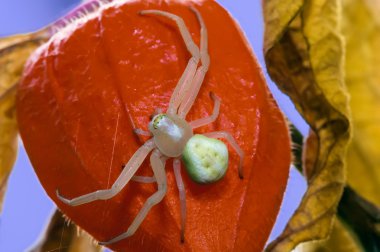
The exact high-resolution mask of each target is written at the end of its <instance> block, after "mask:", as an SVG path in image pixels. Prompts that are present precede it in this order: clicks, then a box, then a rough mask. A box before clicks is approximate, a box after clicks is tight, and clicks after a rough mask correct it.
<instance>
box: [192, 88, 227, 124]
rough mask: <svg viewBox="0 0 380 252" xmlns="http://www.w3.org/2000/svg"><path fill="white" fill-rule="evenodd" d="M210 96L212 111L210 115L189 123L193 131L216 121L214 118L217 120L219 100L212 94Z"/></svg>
mask: <svg viewBox="0 0 380 252" xmlns="http://www.w3.org/2000/svg"><path fill="white" fill-rule="evenodd" d="M210 96H211V98H212V99H213V100H214V110H213V111H212V115H211V116H208V117H205V118H201V119H197V120H194V121H192V122H190V126H191V127H192V128H193V129H195V128H199V127H201V126H204V125H207V124H210V123H212V122H214V121H215V120H216V118H218V115H219V109H220V98H219V97H218V96H216V95H215V94H214V93H210Z"/></svg>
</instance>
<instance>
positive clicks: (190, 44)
mask: <svg viewBox="0 0 380 252" xmlns="http://www.w3.org/2000/svg"><path fill="white" fill-rule="evenodd" d="M190 9H191V10H192V11H193V12H194V13H195V14H196V16H197V19H198V22H199V23H200V25H201V46H200V47H201V50H200V51H199V48H198V46H197V45H196V44H195V43H194V41H193V39H192V37H191V34H190V32H189V30H188V29H187V27H186V25H185V22H184V21H183V19H182V18H181V17H179V16H177V15H174V14H172V13H169V12H165V11H160V10H144V11H141V12H140V14H142V15H146V14H154V15H159V16H164V17H167V18H170V19H172V20H174V21H175V22H176V24H177V26H178V28H179V31H180V33H181V35H182V38H183V41H184V42H185V45H186V47H187V50H188V51H189V52H190V54H191V55H192V57H191V59H190V60H189V62H188V64H187V66H186V68H185V70H184V72H183V74H182V76H181V78H180V79H179V81H178V83H177V86H176V87H175V89H174V92H173V94H172V96H171V98H170V102H169V108H168V111H167V113H168V114H177V110H178V108H179V106H180V104H181V103H183V102H184V101H186V100H187V97H188V93H193V92H196V93H198V90H199V87H193V86H194V85H193V84H194V80H193V79H194V78H197V79H198V80H199V79H200V77H201V75H203V74H201V72H202V73H204V74H205V73H206V72H207V70H208V66H209V64H210V59H209V55H208V52H207V39H208V38H207V29H206V26H205V24H204V21H203V19H202V16H201V14H200V13H199V11H198V10H197V9H195V8H193V7H191V8H190ZM199 60H201V62H202V66H201V67H200V69H201V70H199V71H198V72H199V73H198V76H197V74H196V71H197V66H198V63H199ZM201 79H202V80H203V77H202V78H201ZM198 82H199V81H196V83H198ZM200 82H201V83H202V81H200ZM199 86H200V85H199ZM194 90H196V91H194ZM195 96H196V94H195Z"/></svg>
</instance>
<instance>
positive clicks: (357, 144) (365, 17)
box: [342, 0, 380, 207]
mask: <svg viewBox="0 0 380 252" xmlns="http://www.w3.org/2000/svg"><path fill="white" fill-rule="evenodd" d="M343 7H344V8H343V23H342V24H343V25H342V26H343V33H344V35H345V37H346V70H345V71H346V84H347V88H348V91H349V93H350V96H351V100H350V105H351V110H352V118H353V126H354V127H353V128H354V138H353V141H352V143H351V145H350V147H349V150H348V153H349V155H348V162H347V164H348V167H347V169H348V173H347V179H348V183H349V184H350V186H351V187H353V188H354V189H355V191H356V192H358V193H359V194H360V195H361V196H363V197H364V198H366V199H367V200H369V201H371V202H373V203H374V204H376V205H377V206H379V207H380V16H379V13H380V0H372V1H369V0H344V1H343Z"/></svg>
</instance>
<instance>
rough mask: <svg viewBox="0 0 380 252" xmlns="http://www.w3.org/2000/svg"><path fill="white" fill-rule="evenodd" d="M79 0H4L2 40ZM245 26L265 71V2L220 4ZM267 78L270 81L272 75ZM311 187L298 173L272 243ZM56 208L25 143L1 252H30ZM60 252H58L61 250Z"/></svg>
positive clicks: (293, 116) (2, 227)
mask: <svg viewBox="0 0 380 252" xmlns="http://www.w3.org/2000/svg"><path fill="white" fill-rule="evenodd" d="M79 2H80V1H79V0H65V1H62V0H60V1H58V0H33V1H30V0H1V2H0V3H1V4H0V6H1V7H0V37H3V36H9V35H11V34H16V33H25V32H31V31H35V30H37V29H39V28H41V27H43V26H45V25H47V24H49V23H51V22H53V21H55V20H57V19H58V18H60V17H62V16H63V15H65V13H67V12H68V11H70V10H71V9H72V8H74V7H75V6H76V5H78V3H79ZM218 2H219V3H220V4H221V5H223V6H224V7H225V8H226V9H227V10H228V11H229V12H230V13H231V14H232V16H234V17H235V19H236V20H237V21H238V22H239V23H240V25H241V27H242V29H243V30H244V32H245V34H246V36H247V37H248V40H249V41H250V43H251V45H252V47H253V50H254V52H255V53H256V56H257V58H258V60H259V62H260V64H261V65H262V66H264V58H263V53H262V41H263V18H262V13H261V0H254V1H252V0H234V1H228V0H219V1H218ZM266 77H267V76H266ZM267 80H268V84H269V87H270V89H271V91H272V93H273V95H274V97H275V99H276V101H277V102H278V104H279V105H280V107H281V109H282V111H283V112H284V113H285V114H286V116H287V117H288V118H289V119H290V121H291V122H292V123H293V124H295V125H296V126H297V127H298V128H299V129H300V131H301V132H302V133H303V134H304V135H305V134H306V133H307V131H308V127H307V125H306V124H305V122H304V121H303V120H302V118H301V117H300V116H299V115H298V113H297V112H296V111H295V109H294V106H293V105H292V103H291V102H290V101H289V99H288V98H287V97H286V96H284V95H283V94H282V93H281V92H279V91H278V89H277V88H276V87H275V85H274V84H273V83H272V82H271V81H270V80H269V78H268V77H267ZM305 188H306V184H305V181H304V180H303V179H302V177H301V176H300V175H299V174H298V173H297V172H296V171H295V170H294V169H292V171H291V173H290V179H289V182H288V188H287V191H286V195H285V199H284V202H283V205H282V207H281V212H280V215H279V217H278V220H277V222H276V225H275V227H274V229H273V232H272V235H271V237H270V240H271V239H273V238H275V237H276V236H277V235H278V234H279V233H280V232H281V230H282V229H283V228H284V226H285V224H286V221H287V220H288V219H289V217H290V216H291V214H292V212H293V211H294V210H295V208H296V206H297V205H298V203H299V201H300V199H301V197H302V195H303V193H304V191H305ZM54 209H55V205H54V203H53V202H52V201H51V200H50V199H49V198H48V197H47V195H46V193H45V192H44V190H43V188H42V187H41V185H40V184H39V182H38V180H37V177H36V175H35V173H34V171H33V169H32V167H31V165H30V162H29V159H28V157H27V155H26V153H25V150H24V148H23V146H22V143H21V142H20V149H19V156H18V159H17V162H16V165H15V167H14V170H13V172H12V174H11V176H10V179H9V184H8V190H7V193H6V197H5V201H4V206H3V212H2V213H1V214H0V251H6V252H19V251H27V250H28V248H29V247H30V246H32V245H33V244H34V243H35V242H36V241H37V240H38V238H39V236H40V234H41V233H42V231H43V229H44V227H45V225H46V224H47V222H48V218H49V217H50V215H51V214H52V213H53V211H54ZM59 250H60V248H57V249H56V250H55V251H59Z"/></svg>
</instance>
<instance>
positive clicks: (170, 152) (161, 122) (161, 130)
mask: <svg viewBox="0 0 380 252" xmlns="http://www.w3.org/2000/svg"><path fill="white" fill-rule="evenodd" d="M149 130H150V132H151V133H152V135H153V139H154V143H155V144H156V146H157V148H158V149H159V150H160V151H161V153H162V154H164V155H165V156H167V157H178V156H180V155H181V154H182V152H183V149H184V147H185V145H186V143H187V141H189V139H190V138H191V137H192V136H193V130H192V128H191V126H190V125H189V124H188V123H187V122H186V120H184V119H182V118H180V117H178V116H176V115H168V114H158V115H156V116H155V117H153V119H152V121H151V122H150V123H149Z"/></svg>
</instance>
